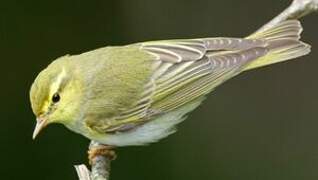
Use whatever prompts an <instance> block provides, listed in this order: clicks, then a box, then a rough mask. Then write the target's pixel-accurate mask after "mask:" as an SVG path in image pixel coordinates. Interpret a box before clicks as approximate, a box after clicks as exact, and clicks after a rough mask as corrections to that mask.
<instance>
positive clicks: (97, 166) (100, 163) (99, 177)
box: [75, 141, 116, 180]
mask: <svg viewBox="0 0 318 180" xmlns="http://www.w3.org/2000/svg"><path fill="white" fill-rule="evenodd" d="M88 154H89V160H90V164H91V166H92V172H90V171H89V170H88V169H87V167H86V166H85V165H84V164H81V165H76V166H75V169H76V172H77V175H78V177H79V180H108V179H109V175H110V164H111V161H112V160H113V159H114V158H115V156H116V155H115V152H114V151H113V150H112V149H111V147H109V146H105V145H102V144H99V143H97V142H95V141H91V143H90V145H89V150H88Z"/></svg>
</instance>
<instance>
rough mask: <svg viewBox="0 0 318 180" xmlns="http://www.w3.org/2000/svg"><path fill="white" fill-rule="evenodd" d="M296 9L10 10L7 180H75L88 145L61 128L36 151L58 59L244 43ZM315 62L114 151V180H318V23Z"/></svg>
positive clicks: (212, 0)
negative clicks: (37, 85)
mask: <svg viewBox="0 0 318 180" xmlns="http://www.w3.org/2000/svg"><path fill="white" fill-rule="evenodd" d="M289 2H290V1H289V0H281V1H277V0H262V1H261V0H257V1H256V0H240V1H239V0H183V1H182V0H126V1H123V0H113V1H110V0H94V1H93V0H67V1H65V0H54V1H52V0H50V1H49V0H47V1H44V0H41V1H40V0H34V1H22V0H20V1H18V0H1V2H0V60H1V71H0V75H1V80H2V83H1V93H0V94H1V100H2V101H1V105H0V109H1V118H0V120H1V127H0V152H1V163H0V179H41V180H49V179H50V180H56V179H76V178H77V177H76V173H75V170H74V168H73V165H74V164H80V163H87V160H86V150H87V145H88V143H89V141H88V140H87V139H85V138H84V137H82V136H80V135H77V134H75V133H72V132H70V131H68V130H67V129H66V128H64V127H62V126H61V125H52V126H50V127H48V128H47V129H46V130H45V131H44V132H43V133H41V134H40V136H39V137H38V139H36V140H35V141H33V140H32V139H31V135H32V130H33V126H34V124H35V121H34V119H35V118H34V116H33V114H32V111H31V109H30V103H29V97H28V95H29V94H28V93H29V88H30V85H31V83H32V81H33V80H34V78H35V76H36V75H37V73H38V72H39V71H40V70H41V69H43V68H44V67H45V66H46V65H47V64H49V63H50V62H51V61H52V60H54V59H55V58H57V57H59V56H62V55H65V54H77V53H81V52H85V51H88V50H92V49H95V48H99V47H103V46H107V45H123V44H128V43H132V42H137V41H146V40H155V39H169V38H198V37H209V36H237V37H242V36H245V35H247V34H249V33H251V32H253V31H254V30H256V29H257V28H258V27H260V26H261V25H263V24H264V23H265V22H267V21H268V20H270V19H271V18H272V17H273V16H275V15H277V14H278V13H279V12H281V11H282V10H283V9H284V8H285V7H287V5H288V4H289ZM302 22H303V25H304V28H305V31H304V33H303V39H304V41H306V42H309V43H310V44H311V45H312V46H313V48H312V50H313V52H312V53H311V54H310V55H308V56H306V57H302V58H299V59H298V60H295V61H292V62H288V63H281V64H277V65H274V66H269V67H264V68H261V69H258V70H255V71H249V72H246V73H243V74H242V75H240V76H238V77H236V78H234V79H232V80H230V81H229V82H227V83H225V84H224V85H222V86H220V87H219V88H218V89H217V90H216V91H214V92H213V95H212V94H211V95H210V96H209V98H208V99H207V100H206V101H205V102H204V104H203V105H202V106H200V108H198V109H197V110H195V111H194V112H193V113H191V114H190V116H189V118H188V119H187V120H186V121H185V122H184V123H182V124H181V125H180V126H179V131H178V132H177V133H176V134H174V135H172V136H170V137H169V138H167V139H164V140H162V141H161V142H160V143H156V144H152V145H151V146H145V147H126V148H120V149H118V150H117V153H118V158H117V160H116V161H114V162H113V164H112V172H111V178H112V179H113V180H124V179H145V180H147V179H149V180H150V179H151V180H159V179H160V180H166V179H169V180H178V179H187V180H197V179H202V180H203V179H204V180H207V179H215V180H223V179H224V180H287V179H288V180H314V179H318V142H317V137H318V131H317V129H318V121H317V119H318V111H317V107H318V101H317V100H318V82H317V75H318V71H317V67H318V59H317V58H318V36H317V31H318V23H317V22H318V14H313V15H310V16H306V17H305V18H304V19H303V20H302Z"/></svg>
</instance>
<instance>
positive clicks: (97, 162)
mask: <svg viewBox="0 0 318 180" xmlns="http://www.w3.org/2000/svg"><path fill="white" fill-rule="evenodd" d="M314 11H318V0H293V2H292V3H291V5H290V6H289V7H287V8H286V9H285V10H284V11H283V12H282V13H280V14H279V15H278V16H276V17H275V18H274V19H272V20H271V21H270V22H268V23H267V24H265V25H264V26H262V27H261V28H260V29H258V30H257V32H260V31H264V30H267V29H269V28H271V27H273V26H275V25H276V24H278V23H280V22H282V21H285V20H287V19H299V18H301V17H303V16H305V15H307V14H310V13H312V12H314ZM100 146H102V145H101V144H99V143H96V142H94V141H92V142H91V144H90V146H89V150H90V151H91V150H93V149H95V148H99V147H100ZM108 150H109V149H108ZM110 152H111V151H109V152H108V153H110ZM113 157H114V153H110V155H109V156H107V155H97V156H94V159H93V160H92V162H91V165H92V172H90V171H89V170H88V169H87V167H86V166H85V165H83V164H82V165H76V166H75V168H76V171H77V174H78V177H79V180H108V179H109V174H110V163H111V161H112V159H113Z"/></svg>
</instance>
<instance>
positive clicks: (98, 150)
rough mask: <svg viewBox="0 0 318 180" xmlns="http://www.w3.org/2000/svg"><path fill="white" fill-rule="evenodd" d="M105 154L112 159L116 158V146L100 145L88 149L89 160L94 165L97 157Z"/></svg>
mask: <svg viewBox="0 0 318 180" xmlns="http://www.w3.org/2000/svg"><path fill="white" fill-rule="evenodd" d="M98 156H103V157H107V158H108V159H110V160H115V159H116V153H115V151H114V147H112V146H107V145H98V146H94V147H92V148H90V149H89V150H88V160H89V164H90V165H92V164H94V162H95V159H96V157H98Z"/></svg>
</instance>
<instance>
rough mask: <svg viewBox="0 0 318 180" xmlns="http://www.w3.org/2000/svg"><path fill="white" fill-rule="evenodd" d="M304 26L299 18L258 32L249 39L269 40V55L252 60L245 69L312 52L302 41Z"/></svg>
mask: <svg viewBox="0 0 318 180" xmlns="http://www.w3.org/2000/svg"><path fill="white" fill-rule="evenodd" d="M301 32H302V26H301V24H300V22H299V21H298V20H287V21H284V22H282V23H280V24H278V25H277V26H274V27H273V28H271V29H268V30H265V31H262V32H256V33H254V34H252V35H250V36H248V37H247V39H264V40H265V41H267V46H266V47H267V48H268V50H269V52H268V53H267V55H265V56H263V57H261V58H258V59H256V60H255V61H253V62H251V64H249V65H248V66H247V67H246V68H245V69H244V70H249V69H254V68H258V67H261V66H266V65H270V64H274V63H278V62H282V61H286V60H290V59H294V58H297V57H300V56H303V55H306V54H308V53H309V52H310V45H308V44H306V43H304V42H302V41H300V40H299V39H300V34H301Z"/></svg>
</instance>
